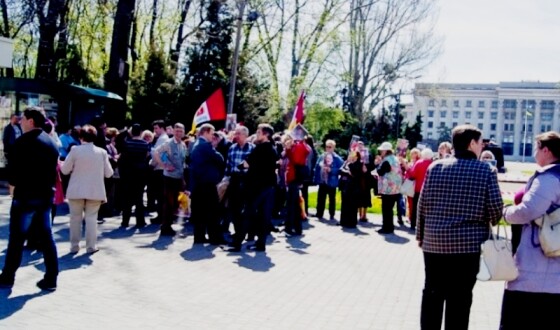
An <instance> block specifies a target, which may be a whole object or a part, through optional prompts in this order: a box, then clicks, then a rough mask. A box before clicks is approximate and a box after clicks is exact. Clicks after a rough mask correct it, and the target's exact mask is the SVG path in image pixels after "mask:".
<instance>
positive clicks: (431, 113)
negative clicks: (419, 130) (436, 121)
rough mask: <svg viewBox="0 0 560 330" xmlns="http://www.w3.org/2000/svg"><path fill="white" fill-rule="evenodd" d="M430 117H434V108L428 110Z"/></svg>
mask: <svg viewBox="0 0 560 330" xmlns="http://www.w3.org/2000/svg"><path fill="white" fill-rule="evenodd" d="M428 118H434V110H428Z"/></svg>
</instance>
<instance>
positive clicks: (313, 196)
mask: <svg viewBox="0 0 560 330" xmlns="http://www.w3.org/2000/svg"><path fill="white" fill-rule="evenodd" d="M307 197H308V199H309V207H311V208H317V192H309V194H308V196H307ZM507 204H513V201H512V200H511V199H505V198H504V205H507ZM371 205H372V207H370V208H368V210H367V212H368V213H375V214H381V198H379V197H377V196H373V195H372V198H371ZM325 209H328V201H327V205H325ZM336 210H337V211H340V191H339V190H337V191H336ZM500 221H502V222H503V219H502V220H500ZM506 224H507V223H506Z"/></svg>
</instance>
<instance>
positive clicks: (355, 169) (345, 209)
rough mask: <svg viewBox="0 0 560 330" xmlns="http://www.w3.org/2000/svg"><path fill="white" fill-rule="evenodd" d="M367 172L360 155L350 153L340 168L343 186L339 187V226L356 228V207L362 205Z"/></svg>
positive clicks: (354, 152)
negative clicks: (361, 199)
mask: <svg viewBox="0 0 560 330" xmlns="http://www.w3.org/2000/svg"><path fill="white" fill-rule="evenodd" d="M366 172H367V168H366V165H365V164H364V163H362V161H361V157H360V153H359V152H357V151H351V152H350V154H349V155H348V160H346V162H345V163H344V164H343V165H342V167H341V168H340V175H341V180H342V181H343V186H340V191H341V205H340V226H341V227H344V228H356V225H357V224H358V207H360V205H363V201H360V198H362V197H363V184H364V182H365V180H364V177H365V173H366Z"/></svg>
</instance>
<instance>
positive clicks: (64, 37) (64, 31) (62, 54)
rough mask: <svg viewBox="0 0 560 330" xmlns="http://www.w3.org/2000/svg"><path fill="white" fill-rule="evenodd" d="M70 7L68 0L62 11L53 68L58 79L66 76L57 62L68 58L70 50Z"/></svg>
mask: <svg viewBox="0 0 560 330" xmlns="http://www.w3.org/2000/svg"><path fill="white" fill-rule="evenodd" d="M69 9H70V0H66V1H65V4H64V8H62V10H61V11H60V23H59V25H58V43H57V45H56V56H55V63H54V67H53V68H52V70H55V72H57V76H58V80H62V79H63V78H64V77H63V76H62V75H63V72H58V70H57V68H56V66H57V65H56V64H57V63H58V62H59V61H61V60H63V59H65V58H66V52H67V50H68V10H69Z"/></svg>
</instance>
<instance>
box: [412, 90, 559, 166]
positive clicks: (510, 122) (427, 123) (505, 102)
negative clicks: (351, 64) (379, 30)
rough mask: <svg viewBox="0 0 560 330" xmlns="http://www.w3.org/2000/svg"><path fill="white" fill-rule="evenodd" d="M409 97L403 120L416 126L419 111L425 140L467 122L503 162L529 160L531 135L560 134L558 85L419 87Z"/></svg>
mask: <svg viewBox="0 0 560 330" xmlns="http://www.w3.org/2000/svg"><path fill="white" fill-rule="evenodd" d="M413 95H414V106H413V107H407V108H405V109H404V110H403V116H404V120H405V121H408V122H414V121H415V119H416V116H417V114H418V113H419V112H420V113H421V116H422V121H423V123H422V136H423V137H424V139H427V140H437V139H438V138H439V134H438V131H439V127H441V126H445V127H448V128H450V129H452V128H453V127H455V126H457V125H461V124H471V125H474V126H476V127H478V128H479V129H480V130H482V132H483V136H484V137H485V138H490V139H492V140H494V141H495V142H496V143H498V144H499V145H501V147H502V149H503V151H504V158H505V159H506V160H521V159H523V158H526V159H531V160H532V159H533V158H532V156H533V141H534V137H535V136H536V135H537V134H539V133H542V132H547V131H551V130H554V131H559V130H560V84H558V83H543V82H500V83H499V84H431V83H418V84H416V85H415V88H414V93H413ZM523 149H525V157H523Z"/></svg>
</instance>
